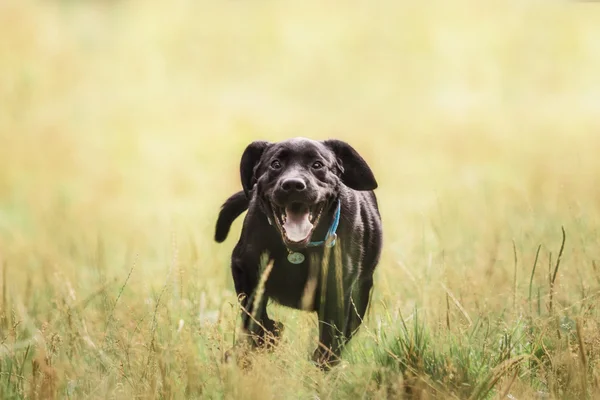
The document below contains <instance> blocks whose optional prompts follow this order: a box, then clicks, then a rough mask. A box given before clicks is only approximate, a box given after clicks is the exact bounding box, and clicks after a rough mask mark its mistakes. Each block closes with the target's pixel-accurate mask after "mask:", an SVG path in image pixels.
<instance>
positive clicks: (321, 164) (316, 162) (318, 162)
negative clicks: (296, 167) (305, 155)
mask: <svg viewBox="0 0 600 400" xmlns="http://www.w3.org/2000/svg"><path fill="white" fill-rule="evenodd" d="M312 167H313V168H314V169H321V168H323V163H322V162H321V161H315V162H314V163H313V165H312Z"/></svg>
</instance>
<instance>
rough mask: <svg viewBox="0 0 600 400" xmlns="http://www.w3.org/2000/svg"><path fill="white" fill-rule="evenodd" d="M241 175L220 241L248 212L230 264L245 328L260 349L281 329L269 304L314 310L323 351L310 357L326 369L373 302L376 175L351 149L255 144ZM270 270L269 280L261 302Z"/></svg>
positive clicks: (220, 224) (298, 142)
mask: <svg viewBox="0 0 600 400" xmlns="http://www.w3.org/2000/svg"><path fill="white" fill-rule="evenodd" d="M240 173H241V179H242V186H243V188H244V190H243V191H240V192H238V193H236V194H234V195H233V196H231V197H230V198H229V199H228V200H227V201H226V202H225V204H223V207H222V208H221V212H220V214H219V218H218V220H217V226H216V233H215V240H216V241H217V242H222V241H223V240H225V238H226V237H227V233H228V232H229V228H230V226H231V223H232V222H233V221H234V220H235V219H236V218H237V217H238V216H239V215H240V214H241V213H243V212H244V211H245V210H246V209H248V214H247V215H246V218H245V220H244V225H243V228H242V234H241V237H240V240H239V242H238V243H237V245H236V246H235V249H234V250H233V254H232V257H231V270H232V274H233V280H234V284H235V289H236V291H237V293H238V296H239V297H240V298H241V302H242V307H243V308H244V309H243V310H242V320H243V327H244V328H245V329H246V331H248V332H250V333H251V334H252V335H253V336H254V338H255V343H256V344H262V343H265V341H266V340H267V339H269V338H273V337H275V336H277V335H278V334H279V330H280V325H279V324H278V323H275V321H273V320H271V319H270V318H269V317H268V315H267V311H266V303H267V299H268V298H272V299H274V300H276V301H277V302H279V303H280V304H283V305H285V306H288V307H293V308H297V309H303V310H307V311H316V312H317V313H318V318H319V340H320V345H319V347H318V348H317V350H316V351H315V353H314V356H313V359H314V360H315V361H316V362H317V363H318V364H319V365H321V366H323V367H329V366H331V365H333V364H334V363H335V362H337V361H338V360H339V355H340V353H341V350H342V348H343V346H344V345H345V344H346V343H347V342H348V341H349V340H350V338H351V337H352V335H353V334H354V333H355V332H356V330H357V329H358V327H359V326H360V324H361V322H362V319H363V317H364V315H365V312H366V310H367V305H368V303H369V298H370V293H371V288H372V286H373V272H374V270H375V267H376V265H377V263H378V261H379V256H380V253H381V243H382V230H381V218H380V215H379V210H378V207H377V200H376V198H375V194H374V193H373V192H372V191H373V190H374V189H375V188H376V187H377V182H376V181H375V177H374V176H373V173H372V172H371V169H370V168H369V166H368V165H367V163H366V162H365V160H364V159H363V158H362V157H361V156H360V155H359V154H358V153H357V152H356V151H355V150H354V149H353V148H352V147H350V145H348V144H347V143H345V142H342V141H339V140H326V141H314V140H309V139H304V138H296V139H291V140H287V141H284V142H279V143H268V142H262V141H257V142H253V143H252V144H250V145H249V146H248V147H247V148H246V150H245V151H244V154H243V155H242V160H241V164H240ZM264 253H267V254H268V257H269V259H270V260H272V264H271V265H270V267H271V269H270V270H269V271H261V268H260V265H261V256H262V254H264ZM263 264H264V263H263ZM263 273H264V275H265V276H266V275H267V273H268V276H266V281H265V282H264V285H263V290H262V291H261V293H259V294H258V295H257V298H256V299H255V298H254V295H255V294H256V289H257V287H258V286H259V281H260V279H261V276H262V274H263Z"/></svg>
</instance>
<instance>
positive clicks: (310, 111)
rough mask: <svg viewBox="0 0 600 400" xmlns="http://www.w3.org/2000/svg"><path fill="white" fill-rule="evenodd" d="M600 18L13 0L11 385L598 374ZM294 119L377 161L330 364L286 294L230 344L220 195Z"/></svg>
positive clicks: (466, 7) (1, 152)
mask: <svg viewBox="0 0 600 400" xmlns="http://www.w3.org/2000/svg"><path fill="white" fill-rule="evenodd" d="M599 27H600V8H599V6H598V5H596V4H594V3H593V2H575V1H530V0H525V1H504V2H500V1H491V2H485V4H484V2H477V1H449V2H444V1H430V2H397V1H391V0H389V1H388V0H384V1H382V2H373V3H369V2H353V3H347V2H338V1H334V2H329V3H328V2H318V1H312V0H309V1H303V2H285V1H284V2H275V1H257V2H242V1H227V2H203V1H199V2H197V1H191V0H174V1H170V2H166V1H163V2H158V1H141V0H137V1H136V0H131V1H118V0H113V1H68V0H63V1H58V0H46V1H34V0H3V1H1V2H0V269H1V270H0V272H1V273H0V281H1V282H2V285H1V298H0V344H1V346H0V398H2V399H17V398H30V399H36V398H38V399H47V398H72V399H79V398H118V399H127V398H134V397H135V398H166V399H170V398H174V399H178V398H224V399H234V398H241V399H282V398H283V399H296V398H299V399H316V398H319V399H330V398H332V399H337V398H385V397H389V398H422V399H425V398H433V397H439V398H473V399H477V398H511V399H515V398H516V399H529V398H543V399H546V398H550V399H551V398H565V399H582V398H586V397H588V398H598V397H599V396H600V310H598V307H597V305H598V297H599V295H600V234H599V233H600V228H599V226H600V225H599V224H600V185H599V184H598V182H600V157H599V152H600V120H599V118H598V116H599V115H600V73H599V71H600V40H599V39H598V35H599V33H600V32H599V30H600V28H599ZM292 136H308V137H311V138H315V139H324V138H329V137H336V138H340V139H344V140H347V141H348V142H350V143H351V144H352V145H353V146H354V147H355V148H357V149H358V150H359V151H360V153H361V154H362V155H363V156H364V157H365V158H366V159H367V160H368V162H369V163H370V165H371V167H372V169H373V170H374V172H375V175H376V177H377V180H378V181H379V185H380V187H379V189H378V190H377V195H378V198H379V200H380V205H381V211H382V216H383V221H384V232H385V248H384V254H383V258H382V261H381V263H380V265H379V267H378V270H377V272H376V281H375V293H374V296H373V301H372V305H371V309H370V313H369V316H368V319H367V321H366V322H365V324H364V325H363V328H362V329H361V331H360V333H359V334H358V336H356V337H355V339H354V340H353V342H352V343H351V346H350V347H349V348H348V349H347V350H346V352H345V353H344V361H343V362H342V364H341V365H340V366H339V367H337V368H335V369H334V370H332V371H331V372H329V373H322V372H320V371H319V370H317V369H316V368H315V367H313V366H312V365H311V363H310V361H309V356H310V354H311V353H312V350H313V349H314V348H315V346H316V338H317V330H316V318H315V316H314V315H311V314H305V313H302V312H299V311H293V310H289V309H285V308H283V307H279V306H277V305H276V304H272V305H270V306H269V307H270V313H271V314H272V315H274V317H275V318H276V319H278V320H280V321H282V322H283V323H284V324H285V326H286V330H285V333H284V335H283V338H282V340H281V343H279V346H278V347H277V348H276V349H275V350H273V351H272V352H256V353H252V354H250V355H249V358H250V361H251V364H250V366H238V365H237V364H235V363H229V364H226V363H222V362H221V359H222V356H223V353H224V352H225V351H226V350H228V349H229V348H231V347H232V345H233V343H234V341H235V339H236V336H235V335H236V327H237V326H238V324H237V323H238V322H239V315H238V310H237V305H236V304H237V303H236V297H235V294H234V291H233V284H232V279H231V276H230V272H229V265H228V263H229V254H230V252H231V249H232V247H233V245H234V243H235V241H236V240H237V236H238V232H239V229H240V221H236V223H235V224H234V227H233V230H232V232H233V234H232V235H230V238H229V239H228V240H227V242H226V243H225V244H223V245H217V244H216V243H214V242H213V240H212V235H213V228H214V222H215V218H216V215H217V212H218V208H219V206H220V204H221V203H222V202H223V201H224V200H225V199H226V198H227V197H228V196H229V195H230V194H232V193H233V192H235V191H237V190H239V189H240V187H241V185H240V182H239V176H238V170H237V167H238V163H239V157H240V155H241V152H242V151H243V149H244V147H245V146H246V145H247V144H248V143H249V142H250V141H252V140H255V139H267V140H280V139H283V138H287V137H292ZM562 228H564V233H565V235H564V246H563V231H562Z"/></svg>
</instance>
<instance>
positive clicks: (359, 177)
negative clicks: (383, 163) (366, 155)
mask: <svg viewBox="0 0 600 400" xmlns="http://www.w3.org/2000/svg"><path fill="white" fill-rule="evenodd" d="M323 143H324V144H325V146H327V147H328V148H329V149H331V151H333V153H334V154H335V156H336V157H337V160H338V163H339V164H340V167H341V168H340V169H341V171H340V172H341V175H340V177H341V179H342V182H343V183H344V185H346V186H348V187H349V188H350V189H354V190H374V189H376V188H377V181H376V180H375V177H374V176H373V172H372V171H371V168H369V165H368V164H367V162H366V161H365V160H364V159H363V158H362V157H361V156H360V154H358V152H357V151H356V150H354V149H353V148H352V146H350V145H349V144H348V143H346V142H343V141H341V140H334V139H332V140H325V141H324V142H323Z"/></svg>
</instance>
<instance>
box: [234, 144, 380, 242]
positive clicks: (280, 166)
mask: <svg viewBox="0 0 600 400" xmlns="http://www.w3.org/2000/svg"><path fill="white" fill-rule="evenodd" d="M240 174H241V178H242V186H243V188H244V192H245V193H246V196H247V197H248V198H250V195H251V192H252V191H254V190H255V191H256V194H257V198H258V201H259V204H260V207H261V209H262V211H263V212H264V213H265V214H266V216H267V218H269V220H270V221H274V223H275V226H276V228H277V229H278V230H279V233H280V234H281V238H282V239H283V242H284V243H285V245H286V246H287V247H288V248H291V249H299V248H303V247H306V245H307V244H308V243H309V242H310V239H311V236H312V233H313V232H314V230H315V228H316V227H317V225H318V224H319V221H320V219H321V215H322V214H323V213H324V211H326V210H328V209H329V208H330V206H331V204H333V202H334V201H336V200H337V198H338V196H339V193H340V189H341V187H342V185H345V186H347V187H349V188H351V189H354V190H373V189H375V188H376V187H377V182H376V181H375V177H374V176H373V172H371V169H370V168H369V166H368V165H367V163H366V162H365V160H364V159H363V158H362V157H361V156H360V155H359V154H358V153H357V152H356V150H354V149H353V148H352V147H351V146H350V145H349V144H347V143H345V142H342V141H340V140H325V141H315V140H310V139H305V138H295V139H290V140H286V141H283V142H278V143H269V142H262V141H257V142H253V143H251V144H250V145H249V146H248V147H247V148H246V150H245V151H244V154H243V155H242V161H241V164H240Z"/></svg>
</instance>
